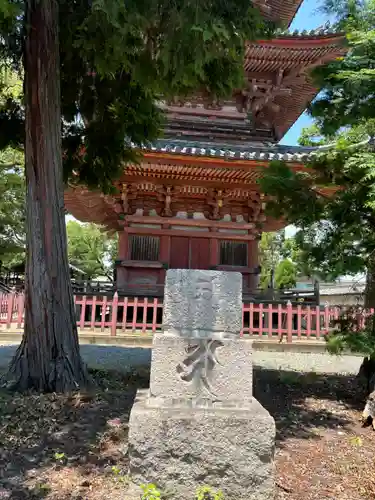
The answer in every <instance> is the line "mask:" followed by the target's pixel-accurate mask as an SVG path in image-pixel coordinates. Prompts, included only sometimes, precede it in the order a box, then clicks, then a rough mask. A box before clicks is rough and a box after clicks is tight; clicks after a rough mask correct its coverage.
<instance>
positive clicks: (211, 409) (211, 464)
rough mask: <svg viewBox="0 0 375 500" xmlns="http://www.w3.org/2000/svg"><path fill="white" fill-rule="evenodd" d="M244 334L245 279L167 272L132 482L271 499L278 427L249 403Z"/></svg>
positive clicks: (139, 415) (132, 426)
mask: <svg viewBox="0 0 375 500" xmlns="http://www.w3.org/2000/svg"><path fill="white" fill-rule="evenodd" d="M241 328H242V275H241V274H240V273H234V272H222V271H195V270H182V269H173V270H169V271H168V272H167V277H166V284H165V294H164V321H163V333H161V334H156V335H155V336H154V339H153V352H152V362H151V378H150V389H149V391H139V392H138V394H137V397H136V401H135V403H134V406H133V409H132V411H131V415H130V422H129V463H130V474H131V476H132V480H133V481H135V482H136V483H138V484H139V483H146V484H147V483H154V484H157V485H158V486H159V487H160V488H161V489H162V490H167V491H168V492H169V493H171V494H172V496H171V497H170V498H175V499H178V500H182V499H183V500H193V499H194V493H195V491H196V489H197V488H198V487H199V486H207V485H208V486H211V487H213V488H216V489H220V490H221V491H222V492H223V494H224V498H225V499H233V500H234V499H235V500H271V499H273V498H274V445H275V423H274V420H273V418H272V417H271V416H270V414H269V413H268V412H267V410H265V409H264V408H263V407H262V406H261V404H260V403H259V402H258V401H257V400H256V399H254V398H253V395H252V386H253V382H252V371H253V367H252V348H251V341H250V340H244V339H241V338H240V336H239V334H240V331H241Z"/></svg>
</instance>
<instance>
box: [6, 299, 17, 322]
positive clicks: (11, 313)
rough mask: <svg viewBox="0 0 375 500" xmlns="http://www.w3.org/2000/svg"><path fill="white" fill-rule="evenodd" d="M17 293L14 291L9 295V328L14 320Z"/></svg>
mask: <svg viewBox="0 0 375 500" xmlns="http://www.w3.org/2000/svg"><path fill="white" fill-rule="evenodd" d="M15 298H16V294H15V293H14V292H12V293H9V294H8V295H7V306H8V311H7V312H8V316H7V328H10V327H11V325H12V322H13V309H14V302H15Z"/></svg>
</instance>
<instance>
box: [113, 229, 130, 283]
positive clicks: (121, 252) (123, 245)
mask: <svg viewBox="0 0 375 500" xmlns="http://www.w3.org/2000/svg"><path fill="white" fill-rule="evenodd" d="M117 258H118V260H119V261H122V260H127V259H128V258H129V235H128V233H127V232H126V231H125V230H123V231H121V232H119V233H118V257H117ZM126 282H127V270H126V268H125V267H123V266H121V265H118V266H117V278H116V286H117V288H121V287H122V286H124V285H125V284H126Z"/></svg>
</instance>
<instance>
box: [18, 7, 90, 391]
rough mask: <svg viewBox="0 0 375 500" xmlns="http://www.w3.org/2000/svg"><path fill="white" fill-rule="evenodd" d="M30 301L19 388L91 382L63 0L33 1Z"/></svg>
mask: <svg viewBox="0 0 375 500" xmlns="http://www.w3.org/2000/svg"><path fill="white" fill-rule="evenodd" d="M26 26H27V30H28V31H27V38H26V47H25V98H26V144H25V163H26V182H27V193H26V205H27V214H26V228H27V244H26V248H27V252H26V255H27V257H26V280H25V294H26V308H25V331H24V336H23V340H22V343H21V345H20V347H19V348H18V351H17V353H16V355H15V358H14V359H13V362H12V364H11V367H10V376H11V377H12V379H13V381H14V382H15V385H16V387H17V388H18V389H20V390H26V389H29V388H33V389H36V390H38V391H44V392H49V391H56V392H66V391H70V390H74V389H77V388H78V387H82V386H84V385H86V384H87V382H88V375H87V370H86V367H85V365H84V364H83V362H82V359H81V357H80V352H79V344H78V334H77V327H76V318H75V312H74V303H73V295H72V288H71V283H70V276H69V264H68V253H67V237H66V227H65V216H64V184H63V172H62V154H61V119H60V76H59V41H58V2H57V0H27V1H26Z"/></svg>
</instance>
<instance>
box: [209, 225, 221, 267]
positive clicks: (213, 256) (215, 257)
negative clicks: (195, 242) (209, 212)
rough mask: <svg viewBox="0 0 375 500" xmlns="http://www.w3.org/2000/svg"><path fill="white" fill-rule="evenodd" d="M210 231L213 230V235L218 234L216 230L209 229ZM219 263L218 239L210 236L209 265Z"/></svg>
mask: <svg viewBox="0 0 375 500" xmlns="http://www.w3.org/2000/svg"><path fill="white" fill-rule="evenodd" d="M211 232H215V235H216V236H217V235H218V232H217V231H216V230H213V229H211ZM218 264H219V240H218V239H217V238H211V240H210V266H217V265H218Z"/></svg>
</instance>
